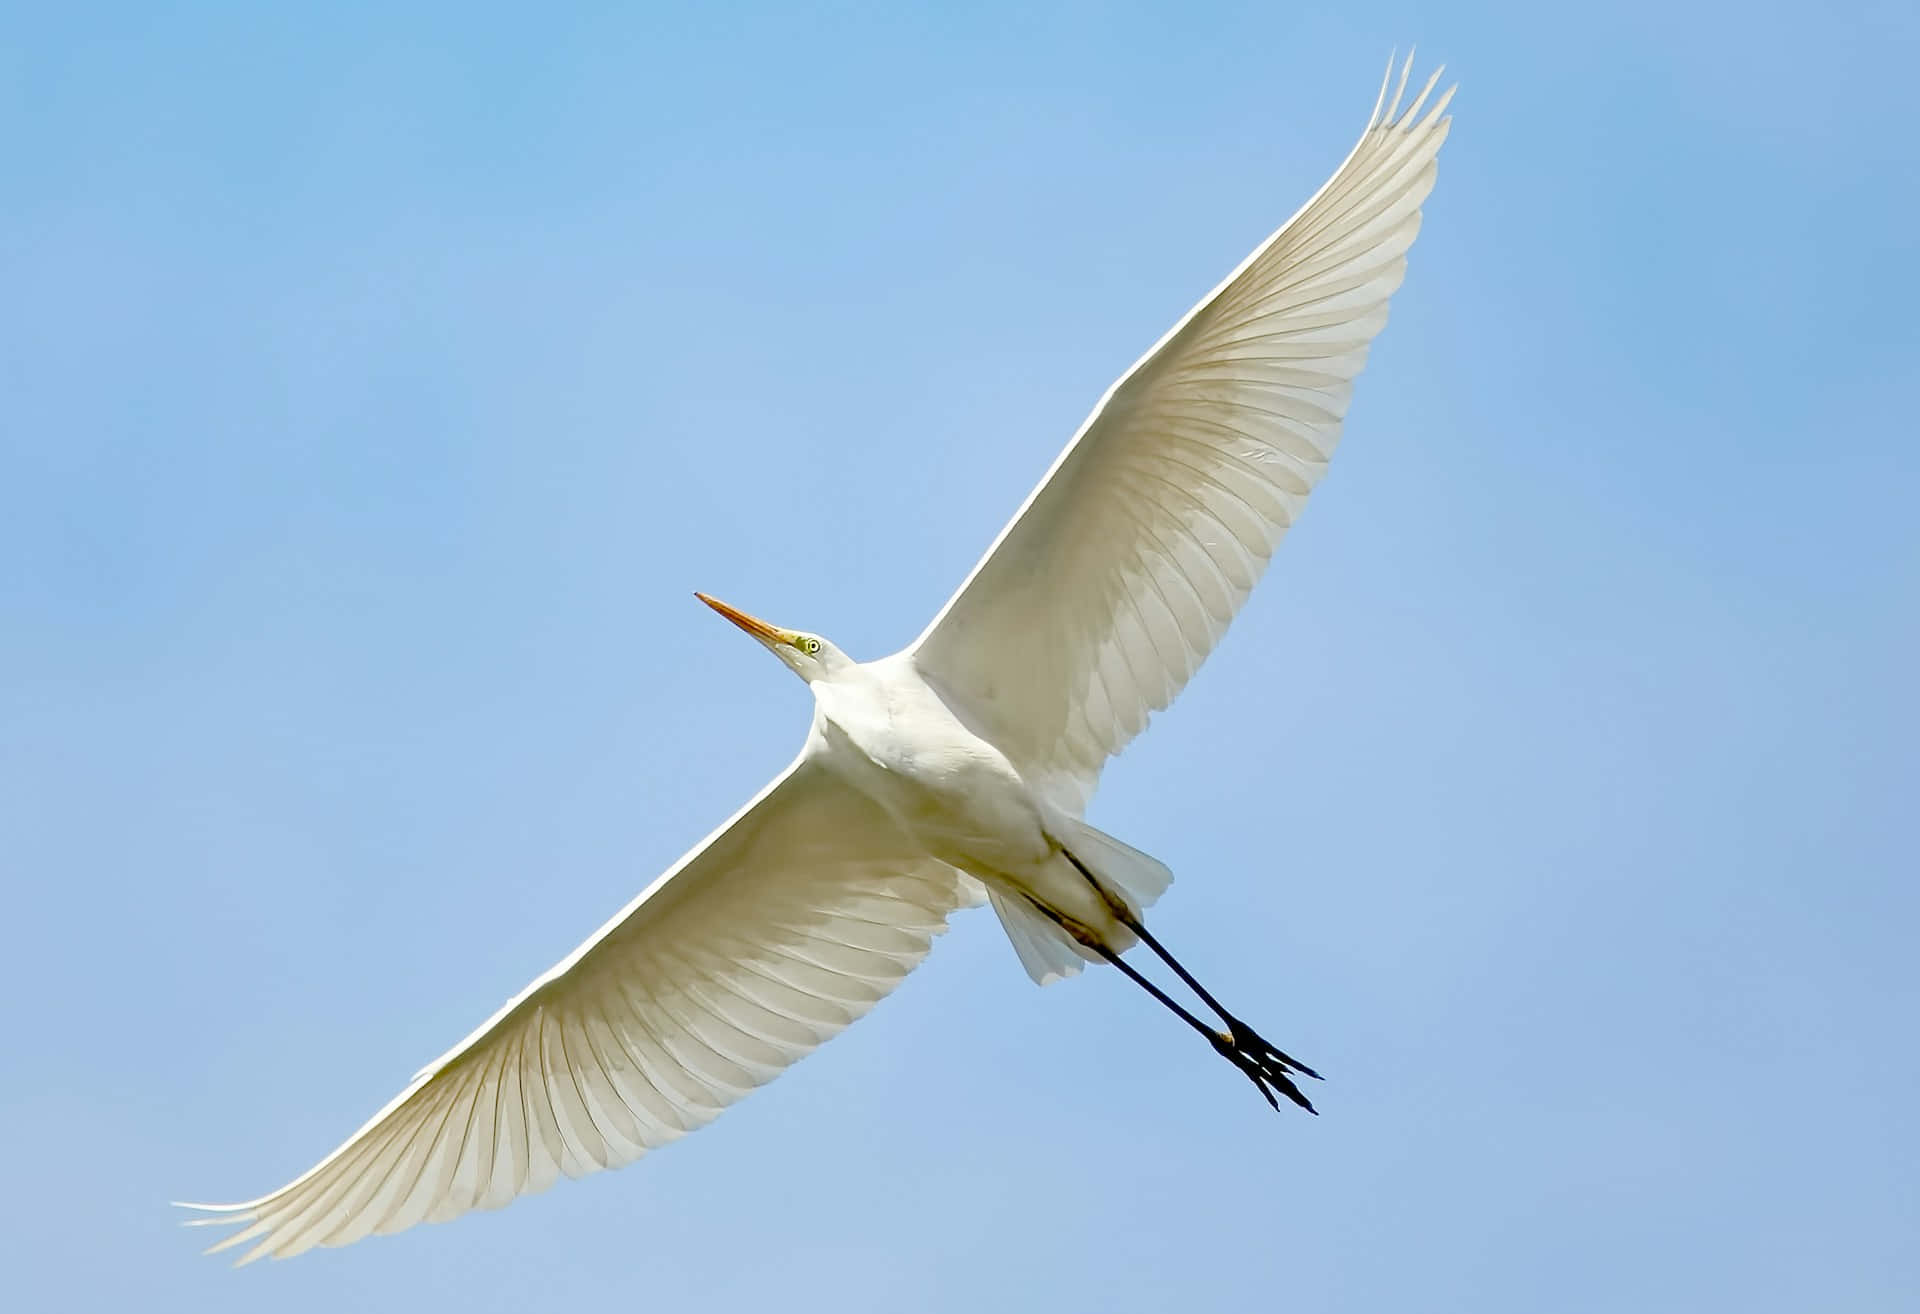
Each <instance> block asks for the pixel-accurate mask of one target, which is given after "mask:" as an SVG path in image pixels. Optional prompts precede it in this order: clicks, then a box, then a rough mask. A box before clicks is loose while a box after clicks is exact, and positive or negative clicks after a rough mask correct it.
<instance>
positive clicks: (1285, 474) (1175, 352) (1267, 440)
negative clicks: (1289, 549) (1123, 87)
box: [909, 59, 1453, 803]
mask: <svg viewBox="0 0 1920 1314" xmlns="http://www.w3.org/2000/svg"><path fill="white" fill-rule="evenodd" d="M1411 67H1412V60H1411V59H1409V60H1408V62H1407V64H1406V65H1404V66H1403V67H1402V68H1401V71H1400V85H1399V88H1398V89H1396V90H1395V92H1394V98H1393V104H1392V105H1390V106H1387V105H1386V86H1385V85H1384V84H1383V85H1382V86H1381V89H1380V99H1379V100H1378V101H1377V102H1376V103H1375V105H1374V112H1373V117H1372V118H1371V119H1369V120H1368V123H1367V129H1366V131H1365V132H1364V133H1363V134H1362V135H1361V137H1360V142H1359V144H1358V145H1356V146H1355V147H1354V148H1353V153H1352V154H1350V155H1349V156H1348V157H1347V160H1346V163H1344V164H1342V165H1341V166H1340V168H1339V169H1338V170H1337V171H1336V172H1335V173H1334V175H1333V177H1332V178H1330V179H1328V181H1327V183H1326V185H1325V186H1324V187H1322V188H1321V189H1320V191H1319V192H1318V193H1317V194H1316V195H1315V196H1314V198H1313V199H1312V200H1311V201H1308V202H1307V204H1306V205H1305V206H1304V207H1302V208H1301V210H1300V212H1299V213H1298V214H1296V215H1294V216H1293V218H1291V219H1289V220H1288V221H1287V222H1286V224H1285V225H1284V226H1282V227H1281V229H1280V230H1279V231H1278V232H1276V233H1275V234H1273V236H1271V237H1269V238H1268V239H1267V240H1266V241H1265V242H1263V243H1261V244H1260V246H1259V247H1258V248H1257V249H1256V250H1255V251H1254V252H1253V254H1252V255H1250V256H1248V257H1247V259H1246V261H1245V262H1244V263H1243V264H1241V266H1240V267H1239V268H1238V269H1236V270H1234V271H1233V273H1232V274H1231V275H1229V276H1228V278H1227V280H1226V281H1225V282H1224V283H1222V284H1221V285H1220V286H1219V287H1217V288H1215V289H1214V290H1213V292H1212V293H1210V294H1209V295H1208V296H1207V297H1206V299H1205V300H1203V301H1202V302H1201V303H1200V304H1199V305H1197V306H1195V307H1194V308H1193V309H1192V310H1191V311H1189V312H1188V313H1187V315H1186V317H1185V318H1184V319H1182V320H1181V321H1180V322H1179V323H1178V324H1176V325H1174V326H1173V328H1172V329H1171V330H1169V331H1168V333H1167V335H1166V336H1165V337H1163V338H1162V339H1160V341H1159V342H1158V343H1156V344H1155V345H1154V347H1153V349H1152V350H1151V351H1149V352H1148V353H1147V354H1146V355H1145V356H1143V357H1141V358H1140V360H1139V361H1138V362H1137V363H1135V365H1134V366H1133V368H1132V369H1130V370H1128V371H1127V372H1126V373H1125V374H1124V375H1122V376H1121V377H1120V380H1119V382H1117V383H1115V384H1114V385H1113V387H1112V388H1110V389H1108V390H1107V394H1106V396H1104V397H1103V398H1101V400H1100V404H1099V405H1098V406H1096V407H1094V410H1093V414H1092V415H1090V416H1089V417H1088V418H1087V421H1086V423H1085V424H1083V425H1081V427H1080V431H1079V432H1078V433H1077V434H1075V435H1074V438H1073V441H1072V442H1070V443H1069V444H1067V448H1066V450H1065V451H1064V452H1062V453H1061V454H1060V457H1059V459H1058V460H1057V461H1055V462H1054V466H1053V468H1052V469H1051V470H1049V471H1048V472H1047V476H1046V478H1045V479H1043V480H1041V482H1040V486H1039V487H1038V488H1036V489H1034V491H1033V492H1032V494H1031V495H1029V496H1028V498H1027V501H1026V504H1025V505H1023V506H1022V507H1021V508H1020V510H1019V512H1018V513H1016V514H1015V516H1014V518H1013V520H1012V521H1011V522H1010V523H1009V524H1008V525H1007V527H1006V528H1005V529H1003V530H1002V531H1001V532H1000V537H999V538H998V539H996V540H995V541H994V544H993V546H992V547H990V548H988V549H987V554H986V556H984V557H982V558H981V560H980V563H979V564H978V565H976V566H975V567H974V568H973V573H972V574H971V575H969V576H968V577H967V581H966V583H964V584H962V585H961V586H960V591H959V592H958V593H956V594H954V596H953V597H952V599H951V600H949V601H948V603H947V605H946V606H945V607H944V608H943V609H942V610H941V612H940V614H939V615H938V616H936V617H935V618H934V620H933V623H932V624H931V625H929V626H928V627H927V630H926V632H925V633H924V634H922V635H921V636H920V637H919V639H918V640H916V641H915V643H914V645H913V647H912V648H911V649H910V650H909V651H910V652H912V654H913V657H914V660H915V662H916V663H917V664H918V666H919V669H920V671H921V673H922V674H923V675H925V676H927V677H928V678H930V679H932V680H933V681H934V682H935V683H936V684H939V685H943V686H945V687H947V688H949V689H951V690H952V691H954V692H955V693H957V694H960V695H961V696H962V698H963V700H964V701H965V703H966V705H967V706H968V707H969V708H970V709H972V710H973V711H975V712H976V713H978V714H979V715H981V716H983V717H985V718H986V719H987V720H988V721H989V722H990V728H991V730H992V731H993V732H994V735H995V742H996V743H999V744H1001V745H1002V746H1003V747H1006V748H1008V749H1009V750H1011V751H1012V752H1013V753H1014V754H1015V755H1016V758H1017V759H1018V760H1020V761H1021V764H1022V765H1023V766H1024V767H1026V768H1027V769H1029V770H1031V771H1033V772H1035V773H1036V775H1037V776H1038V777H1039V778H1040V779H1041V780H1042V781H1044V782H1045V783H1046V784H1047V785H1048V786H1049V787H1050V788H1052V789H1053V790H1054V791H1055V792H1057V793H1059V794H1062V795H1064V796H1067V797H1070V798H1077V799H1078V800H1079V801H1080V802H1082V803H1084V801H1085V799H1086V797H1087V795H1088V794H1090V793H1091V792H1092V788H1093V783H1094V781H1095V780H1096V779H1097V778H1098V776H1099V772H1100V768H1101V766H1102V765H1103V764H1104V763H1105V761H1106V759H1107V758H1108V757H1110V756H1111V755H1113V754H1114V753H1117V752H1119V751H1120V750H1121V749H1122V748H1123V747H1125V746H1126V744H1127V742H1128V741H1129V740H1130V739H1132V738H1133V736H1134V735H1136V734H1138V733H1139V732H1140V730H1141V729H1142V728H1143V727H1144V726H1145V725H1146V723H1147V718H1148V716H1149V715H1150V714H1152V713H1153V712H1155V711H1158V710H1159V709H1160V708H1162V707H1165V706H1166V705H1167V704H1168V703H1169V702H1171V701H1173V698H1174V696H1175V695H1176V694H1177V693H1179V691H1180V689H1181V688H1182V686H1184V685H1185V683H1186V681H1187V679H1188V677H1189V676H1191V675H1192V674H1193V672H1194V670H1195V669H1196V668H1198V666H1199V665H1200V663H1201V661H1202V660H1204V659H1205V657H1206V655H1207V654H1208V653H1209V652H1210V651H1212V649H1213V646H1214V644H1215V643H1216V642H1217V641H1218V640H1219V638H1220V636H1221V635H1222V634H1223V633H1224V632H1225V631H1226V628H1227V624H1228V622H1229V621H1230V620H1231V619H1232V618H1233V615H1234V613H1235V611H1237V610H1238V609H1239V607H1240V604H1241V603H1242V602H1243V601H1244V600H1245V599H1246V596H1247V594H1248V592H1249V591H1250V590H1251V589H1252V588H1253V585H1254V582H1255V581H1256V580H1257V579H1258V578H1259V576H1260V573H1261V571H1262V570H1263V569H1265V567H1266V564H1267V559H1268V557H1269V556H1270V555H1271V554H1272V552H1273V549H1274V547H1275V546H1276V545H1277V544H1278V543H1279V541H1280V538H1281V536H1282V535H1283V534H1285V533H1286V531H1287V527H1288V526H1289V525H1291V524H1292V523H1293V519H1294V517H1295V516H1296V515H1298V514H1299V511H1300V508H1301V506H1302V505H1303V504H1304V502H1305V501H1306V498H1307V494H1308V493H1309V492H1311V491H1312V489H1313V486H1314V484H1315V482H1316V481H1318V479H1319V478H1320V475H1321V472H1322V471H1324V470H1325V469H1326V464H1327V459H1328V457H1329V456H1331V455H1332V452H1333V447H1334V444H1335V443H1336V442H1337V441H1338V440H1339V437H1340V422H1341V417H1342V416H1343V415H1344V414H1345V413H1346V409H1347V399H1348V396H1349V394H1350V392H1351V390H1352V382H1353V379H1354V376H1356V375H1357V374H1359V373H1360V369H1361V367H1362V366H1363V365H1364V364H1365V363H1366V359H1367V347H1368V344H1369V343H1370V342H1371V341H1372V340H1373V336H1374V335H1375V334H1376V333H1378V332H1379V331H1380V329H1381V327H1382V326H1383V325H1385V324H1386V322H1387V298H1388V297H1389V296H1391V295H1392V294H1393V291H1394V289H1395V288H1397V287H1398V286H1399V285H1400V279H1401V276H1402V274H1403V273H1404V271H1405V268H1406V252H1407V248H1408V247H1409V246H1410V245H1412V243H1413V239H1414V235H1415V234H1416V233H1417V232H1418V231H1419V229H1420V205H1421V202H1422V201H1423V200H1425V198H1426V195H1427V193H1428V192H1429V191H1430V190H1432V188H1433V179H1434V168H1435V164H1434V160H1435V156H1436V155H1437V154H1438V152H1439V150H1440V144H1441V142H1443V141H1444V140H1445V139H1446V135H1447V127H1448V124H1449V122H1450V120H1448V119H1447V118H1445V117H1443V116H1442V115H1443V111H1444V110H1445V109H1446V105H1447V101H1448V100H1449V99H1451V97H1452V95H1453V93H1452V91H1451V90H1449V91H1448V92H1446V93H1445V94H1444V95H1442V96H1441V97H1440V99H1439V101H1438V102H1437V103H1436V104H1435V105H1434V106H1433V108H1432V109H1431V110H1430V111H1428V112H1427V113H1426V114H1425V116H1424V117H1422V115H1421V110H1422V108H1423V106H1424V105H1425V104H1426V100H1427V97H1428V95H1429V94H1430V93H1431V92H1432V90H1433V87H1434V83H1435V82H1437V81H1438V80H1439V76H1440V75H1439V72H1438V71H1436V72H1435V73H1434V75H1433V77H1432V78H1431V79H1430V80H1429V81H1428V82H1427V85H1426V88H1425V90H1423V91H1422V92H1421V93H1420V95H1419V97H1418V98H1417V99H1416V100H1415V101H1414V103H1413V105H1412V107H1411V108H1409V109H1408V110H1407V111H1406V112H1405V113H1404V114H1402V113H1400V112H1399V108H1400V99H1401V93H1402V92H1403V91H1404V90H1405V89H1406V82H1407V73H1408V72H1409V71H1410V69H1411ZM1388 78H1389V80H1391V78H1392V67H1391V65H1390V66H1389V68H1388ZM1383 106H1385V112H1384V113H1382V112H1381V111H1382V107H1383Z"/></svg>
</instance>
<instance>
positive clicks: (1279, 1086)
mask: <svg viewBox="0 0 1920 1314" xmlns="http://www.w3.org/2000/svg"><path fill="white" fill-rule="evenodd" d="M1027 902H1029V903H1031V904H1032V905H1033V906H1034V907H1035V908H1037V909H1038V910H1039V911H1040V915H1041V916H1043V917H1045V918H1046V919H1047V920H1048V921H1050V922H1052V923H1054V924H1055V925H1056V926H1058V927H1059V928H1060V929H1061V930H1063V931H1065V932H1066V933H1067V934H1068V935H1070V936H1072V937H1073V939H1074V940H1075V941H1076V942H1077V943H1079V944H1082V945H1085V946H1086V947H1087V948H1089V949H1091V950H1093V952H1094V953H1096V954H1098V955H1099V956H1100V957H1101V958H1103V959H1105V960H1106V961H1107V962H1109V963H1111V964H1112V965H1113V966H1115V967H1117V968H1119V969H1120V972H1121V974H1122V975H1124V976H1125V977H1126V978H1127V979H1128V980H1129V981H1132V982H1133V983H1134V984H1135V985H1137V986H1139V987H1140V988H1141V989H1142V990H1144V991H1146V992H1147V993H1148V994H1150V995H1152V996H1153V997H1154V998H1155V999H1157V1000H1159V1001H1160V1003H1161V1004H1162V1005H1164V1006H1165V1007H1166V1008H1167V1010H1168V1011H1169V1012H1171V1013H1172V1014H1173V1015H1174V1016H1175V1017H1177V1018H1179V1019H1180V1020H1181V1021H1182V1022H1185V1023H1186V1024H1187V1025H1188V1026H1190V1027H1192V1028H1193V1029H1194V1030H1195V1031H1198V1032H1199V1033H1200V1034H1201V1035H1203V1036H1205V1037H1206V1038H1207V1043H1208V1044H1210V1045H1212V1046H1213V1048H1214V1051H1215V1052H1216V1053H1218V1054H1219V1055H1220V1056H1221V1057H1222V1058H1224V1059H1226V1060H1227V1061H1228V1062H1229V1063H1232V1064H1233V1065H1234V1066H1235V1067H1236V1068H1238V1069H1240V1071H1241V1073H1243V1074H1244V1075H1245V1076H1246V1078H1247V1080H1249V1081H1251V1082H1252V1083H1253V1084H1254V1087H1255V1088H1256V1089H1258V1090H1259V1092H1260V1094H1261V1095H1262V1096H1263V1097H1264V1098H1265V1099H1266V1101H1267V1103H1268V1104H1270V1105H1272V1106H1273V1107H1274V1108H1275V1109H1278V1108H1279V1107H1280V1101H1279V1100H1277V1099H1276V1098H1274V1092H1275V1091H1278V1092H1279V1093H1280V1094H1282V1095H1285V1096H1286V1097H1287V1098H1288V1099H1289V1100H1292V1101H1293V1102H1294V1103H1295V1104H1298V1105H1299V1106H1300V1107H1301V1108H1303V1109H1305V1110H1306V1111H1307V1112H1308V1113H1316V1112H1318V1111H1317V1110H1316V1109H1315V1108H1314V1107H1313V1105H1312V1104H1311V1103H1310V1102H1309V1101H1308V1100H1307V1097H1306V1096H1305V1095H1303V1094H1301V1093H1300V1088H1299V1087H1298V1086H1296V1085H1295V1084H1294V1082H1293V1078H1292V1077H1291V1076H1290V1075H1289V1070H1288V1069H1287V1068H1285V1067H1281V1066H1279V1065H1277V1064H1274V1063H1271V1062H1267V1061H1263V1060H1262V1059H1261V1058H1260V1056H1259V1055H1258V1054H1257V1053H1254V1052H1251V1051H1249V1050H1248V1049H1247V1048H1246V1046H1245V1045H1244V1044H1243V1043H1242V1042H1241V1040H1240V1038H1239V1037H1237V1036H1235V1035H1233V1034H1230V1033H1223V1032H1219V1031H1215V1030H1214V1029H1213V1028H1212V1027H1210V1026H1208V1025H1207V1024H1206V1023H1205V1022H1202V1021H1201V1020H1200V1019H1199V1018H1197V1017H1195V1016H1194V1015H1193V1014H1192V1013H1190V1012H1188V1011H1187V1010H1186V1008H1184V1007H1183V1006H1182V1005H1181V1004H1180V1002H1179V1001H1178V1000H1176V999H1174V998H1173V997H1172V996H1171V995H1169V994H1168V993H1167V992H1166V991H1164V990H1162V989H1161V988H1160V987H1159V986H1157V985H1155V984H1154V983H1153V982H1152V981H1150V980H1148V979H1147V977H1145V976H1144V975H1142V974H1141V972H1140V970H1139V969H1138V968H1136V967H1135V966H1134V965H1133V964H1132V963H1129V962H1127V961H1125V960H1124V959H1122V958H1121V957H1120V955H1119V954H1117V953H1115V952H1114V951H1113V950H1112V949H1109V948H1108V947H1107V946H1106V945H1105V944H1104V943H1102V942H1101V940H1100V937H1099V936H1097V935H1094V934H1093V933H1092V932H1090V931H1088V930H1086V929H1085V928H1084V927H1081V926H1078V925H1076V924H1075V923H1074V922H1072V921H1070V920H1069V919H1067V918H1065V917H1062V916H1061V915H1060V914H1058V913H1056V912H1055V911H1054V910H1053V909H1051V908H1049V907H1047V906H1046V905H1045V904H1043V903H1041V902H1040V901H1039V900H1038V899H1035V898H1032V897H1031V896H1029V897H1028V899H1027Z"/></svg>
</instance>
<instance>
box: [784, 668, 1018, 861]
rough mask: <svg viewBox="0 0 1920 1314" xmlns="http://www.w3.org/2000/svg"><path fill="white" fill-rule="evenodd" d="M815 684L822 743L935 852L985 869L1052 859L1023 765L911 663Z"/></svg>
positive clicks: (846, 775)
mask: <svg viewBox="0 0 1920 1314" xmlns="http://www.w3.org/2000/svg"><path fill="white" fill-rule="evenodd" d="M813 690H814V698H815V703H816V709H815V717H814V736H813V741H812V742H813V743H814V745H815V747H814V751H815V752H817V753H819V754H820V755H821V756H822V759H823V761H824V763H825V764H826V765H827V766H828V767H829V768H830V769H832V770H833V771H834V772H836V773H837V774H838V775H840V777H841V778H842V779H844V780H845V781H846V782H847V783H848V784H849V785H851V786H852V787H853V788H855V789H858V790H859V791H860V792H862V793H863V794H866V795H867V796H869V797H870V798H872V799H873V800H874V801H875V802H876V803H878V804H879V805H880V806H881V807H882V808H884V809H885V810H886V811H887V812H888V813H889V814H890V815H891V816H892V817H893V818H894V820H895V821H897V822H898V823H899V824H900V826H901V828H902V829H904V830H905V831H906V832H907V833H908V834H909V835H911V836H913V837H914V838H915V839H916V840H917V841H919V843H920V844H921V846H922V847H924V848H925V849H926V850H927V852H929V853H931V854H932V855H934V856H935V857H938V858H940V859H942V860H943V861H946V862H950V863H952V864H953V865H954V866H956V867H959V868H961V869H962V870H964V871H968V872H971V873H973V874H974V875H977V876H989V875H992V874H994V873H997V872H1013V871H1022V870H1025V869H1026V868H1027V867H1029V866H1030V865H1031V864H1033V863H1035V862H1039V861H1043V860H1044V859H1045V857H1046V855H1047V854H1048V852H1049V849H1050V846H1049V843H1048V840H1047V837H1046V833H1045V829H1044V810H1043V805H1042V804H1041V803H1040V801H1039V800H1038V799H1037V798H1036V797H1035V796H1034V794H1033V792H1032V790H1031V789H1029V788H1028V786H1027V783H1026V781H1025V780H1024V779H1023V778H1022V777H1021V775H1020V772H1019V770H1018V769H1017V768H1015V766H1014V765H1013V763H1012V762H1010V761H1009V760H1008V759H1007V757H1006V755H1005V754H1004V753H1002V752H1001V751H1000V750H999V749H998V748H996V747H995V746H994V745H992V744H991V743H989V742H987V741H986V740H985V739H983V738H981V737H980V736H979V735H977V734H975V733H973V731H971V730H970V729H968V728H967V727H966V726H965V725H963V724H962V723H961V721H960V719H959V718H958V717H957V716H955V715H954V713H953V711H952V710H951V709H950V708H948V707H947V705H946V704H945V703H944V702H942V701H941V699H940V697H939V696H938V695H937V694H936V693H935V692H934V691H933V690H932V689H931V688H929V687H928V686H927V685H926V684H925V683H924V682H923V681H921V680H920V679H919V677H918V676H917V675H916V674H915V673H914V671H913V669H912V667H911V666H909V665H908V664H906V663H904V662H894V661H891V660H883V661H879V662H868V663H863V664H862V665H860V666H859V667H857V668H855V669H854V670H852V671H849V672H847V673H846V674H845V675H844V676H842V677H840V678H837V679H835V680H833V681H831V682H829V681H816V682H815V683H814V686H813Z"/></svg>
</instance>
